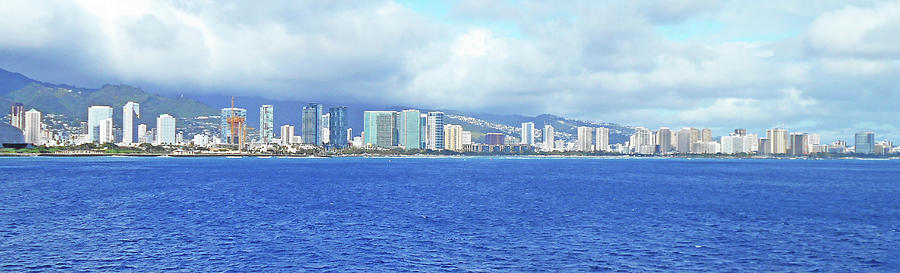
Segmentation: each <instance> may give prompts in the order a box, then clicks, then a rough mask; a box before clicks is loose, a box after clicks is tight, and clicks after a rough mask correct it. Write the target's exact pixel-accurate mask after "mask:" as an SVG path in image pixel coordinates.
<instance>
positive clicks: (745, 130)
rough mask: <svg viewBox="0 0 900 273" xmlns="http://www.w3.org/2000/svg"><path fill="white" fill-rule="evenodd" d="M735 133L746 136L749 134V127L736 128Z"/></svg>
mask: <svg viewBox="0 0 900 273" xmlns="http://www.w3.org/2000/svg"><path fill="white" fill-rule="evenodd" d="M734 134H735V135H738V136H746V135H747V129H744V128H738V129H734Z"/></svg>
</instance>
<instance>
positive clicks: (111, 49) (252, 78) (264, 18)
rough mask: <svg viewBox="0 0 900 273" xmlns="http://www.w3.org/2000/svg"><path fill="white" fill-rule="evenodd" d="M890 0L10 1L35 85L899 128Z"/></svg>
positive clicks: (11, 28) (719, 125) (20, 59)
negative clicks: (126, 86) (130, 87)
mask: <svg viewBox="0 0 900 273" xmlns="http://www.w3.org/2000/svg"><path fill="white" fill-rule="evenodd" d="M898 15H900V2H870V1H859V2H853V3H852V4H848V3H846V2H844V1H817V2H816V3H815V5H810V3H809V2H808V1H779V2H777V3H776V2H771V3H767V4H766V5H757V3H756V2H748V1H722V2H720V1H640V2H634V1H612V2H605V1H604V2H595V1H571V2H557V1H555V2H539V1H421V2H416V1H347V2H340V3H335V2H327V3H326V2H308V3H294V2H285V3H282V2H258V1H252V2H239V3H236V2H226V3H222V2H211V1H198V2H180V1H179V2H157V1H129V2H115V1H114V2H106V1H7V2H4V5H3V6H2V7H0V32H2V33H5V35H2V36H0V67H2V68H4V69H7V70H11V71H16V72H21V73H23V74H26V75H28V76H30V77H32V78H35V79H39V80H42V81H47V82H56V83H67V84H75V85H79V86H84V87H97V86H100V85H103V84H106V83H125V84H130V85H136V86H140V87H141V88H143V89H145V90H147V91H148V92H151V93H161V94H167V95H170V96H176V95H180V94H184V95H186V96H191V95H204V94H222V95H241V96H248V95H249V96H261V97H264V98H267V99H271V100H300V101H323V100H324V101H335V102H346V103H358V102H366V103H372V104H381V105H405V106H410V107H423V108H431V109H457V110H466V111H475V112H485V113H503V114H510V113H514V114H522V115H537V114H542V113H551V114H556V115H562V116H566V117H570V118H577V119H585V120H594V121H602V122H616V123H621V124H627V125H631V126H645V127H649V128H657V127H663V126H668V127H672V128H680V127H698V128H705V127H710V128H712V129H713V130H714V131H715V132H722V133H724V132H728V131H730V130H732V129H734V128H747V129H749V130H750V131H752V132H755V133H759V134H761V133H764V132H765V130H766V129H769V128H774V127H784V128H789V129H790V130H791V131H802V132H815V133H818V134H821V135H822V138H823V142H824V141H830V140H833V139H844V140H850V138H851V137H852V136H853V134H854V133H855V132H857V131H875V132H876V133H877V134H878V138H879V139H881V138H888V139H891V138H896V137H898V136H900V130H898V128H897V127H896V126H895V125H894V123H895V122H894V120H895V117H896V116H897V114H898V112H897V110H896V109H897V107H896V105H895V102H896V101H897V88H898V83H897V81H896V77H897V76H898V73H900V63H898V58H900V46H898V45H900V40H898V38H897V37H898V36H897V35H895V34H896V33H900V20H898V19H896V18H900V16H898Z"/></svg>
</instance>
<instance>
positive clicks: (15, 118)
mask: <svg viewBox="0 0 900 273" xmlns="http://www.w3.org/2000/svg"><path fill="white" fill-rule="evenodd" d="M9 124H10V125H12V126H13V127H16V129H19V130H23V131H24V130H25V105H24V104H22V103H21V102H17V103H13V104H12V107H10V109H9Z"/></svg>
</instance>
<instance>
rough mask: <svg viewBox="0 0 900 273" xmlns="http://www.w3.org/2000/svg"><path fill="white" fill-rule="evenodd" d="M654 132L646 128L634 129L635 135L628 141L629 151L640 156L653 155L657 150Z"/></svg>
mask: <svg viewBox="0 0 900 273" xmlns="http://www.w3.org/2000/svg"><path fill="white" fill-rule="evenodd" d="M654 140H655V139H654V138H653V131H650V129H647V128H645V127H636V128H634V135H631V139H630V140H629V141H628V145H629V147H628V148H629V149H630V150H631V151H633V152H635V153H639V154H652V153H653V152H654V150H655V148H656V141H654Z"/></svg>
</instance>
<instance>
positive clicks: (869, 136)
mask: <svg viewBox="0 0 900 273" xmlns="http://www.w3.org/2000/svg"><path fill="white" fill-rule="evenodd" d="M874 152H875V133H873V132H859V133H856V153H859V154H871V153H874Z"/></svg>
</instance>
